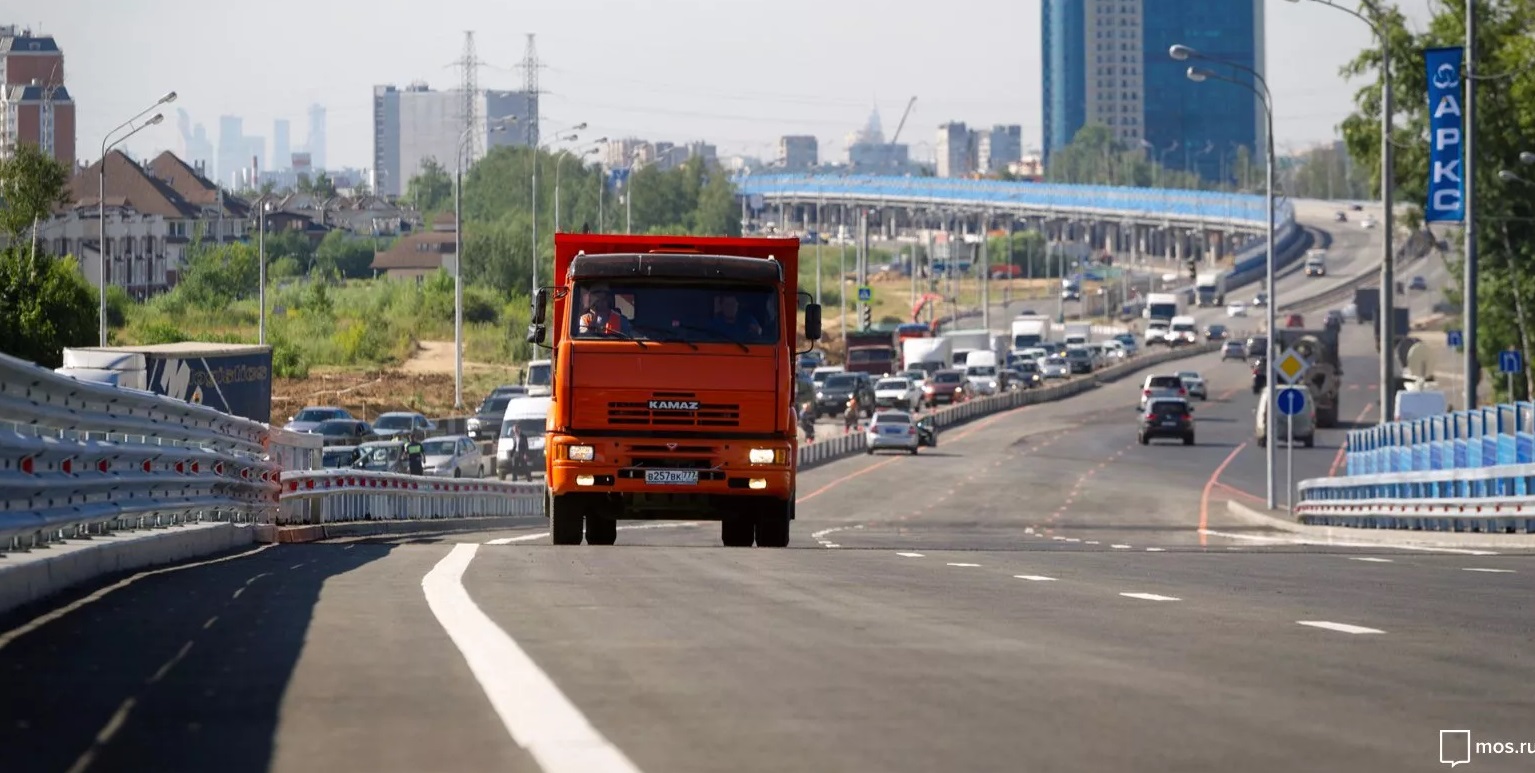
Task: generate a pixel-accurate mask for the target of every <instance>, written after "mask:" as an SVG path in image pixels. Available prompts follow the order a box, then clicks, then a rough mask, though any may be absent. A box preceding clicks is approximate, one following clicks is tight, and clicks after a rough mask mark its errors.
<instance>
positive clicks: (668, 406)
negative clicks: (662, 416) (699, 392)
mask: <svg viewBox="0 0 1535 773" xmlns="http://www.w3.org/2000/svg"><path fill="white" fill-rule="evenodd" d="M650 410H652V411H696V410H698V401H697V400H651V401H650Z"/></svg>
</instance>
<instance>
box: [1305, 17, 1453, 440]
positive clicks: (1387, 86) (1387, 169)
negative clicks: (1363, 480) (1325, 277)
mask: <svg viewBox="0 0 1535 773" xmlns="http://www.w3.org/2000/svg"><path fill="white" fill-rule="evenodd" d="M1290 2H1292V3H1298V2H1300V0H1290ZM1311 2H1314V3H1320V4H1322V5H1325V6H1329V7H1332V8H1336V9H1338V10H1340V11H1342V12H1344V13H1346V14H1349V15H1350V16H1353V17H1354V18H1356V19H1359V20H1360V21H1362V22H1364V23H1365V24H1366V25H1367V26H1368V27H1369V28H1370V30H1371V31H1372V32H1374V33H1375V39H1376V40H1377V41H1379V42H1380V201H1381V208H1382V209H1383V210H1384V211H1383V212H1382V213H1381V241H1382V251H1381V258H1380V311H1379V312H1378V315H1379V316H1378V321H1379V324H1380V396H1379V400H1380V423H1381V424H1385V423H1386V422H1388V421H1390V420H1391V398H1392V386H1393V382H1394V381H1395V380H1396V373H1395V371H1396V368H1395V367H1394V359H1393V358H1394V357H1396V347H1395V346H1393V344H1394V343H1395V341H1396V335H1397V333H1399V332H1402V331H1398V330H1395V329H1394V326H1395V324H1396V317H1395V314H1394V312H1395V309H1396V259H1395V249H1394V248H1393V246H1392V243H1391V241H1392V236H1393V235H1394V233H1393V232H1394V231H1395V229H1396V225H1395V219H1396V217H1395V216H1396V212H1395V207H1394V205H1393V194H1394V193H1395V182H1396V175H1395V174H1393V171H1394V169H1393V167H1394V162H1393V153H1392V146H1391V121H1392V117H1393V116H1392V112H1393V111H1392V106H1391V96H1392V95H1391V46H1390V40H1389V38H1387V36H1386V28H1385V26H1384V25H1383V24H1382V23H1381V16H1380V6H1379V5H1377V4H1376V2H1375V0H1360V3H1361V4H1362V5H1363V6H1364V7H1365V10H1366V11H1367V12H1368V13H1369V15H1368V16H1366V15H1365V14H1364V13H1360V12H1359V11H1356V10H1354V9H1352V8H1349V7H1347V6H1343V5H1339V4H1337V3H1336V2H1333V0H1311ZM1470 407H1471V406H1470V405H1469V404H1468V405H1467V408H1470Z"/></svg>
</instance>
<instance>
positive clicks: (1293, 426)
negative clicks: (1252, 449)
mask: <svg viewBox="0 0 1535 773" xmlns="http://www.w3.org/2000/svg"><path fill="white" fill-rule="evenodd" d="M1288 388H1289V389H1295V390H1298V391H1299V392H1300V393H1301V395H1303V396H1304V397H1305V399H1306V402H1305V404H1304V405H1302V406H1301V412H1300V413H1297V414H1295V415H1294V416H1285V415H1284V414H1280V415H1278V416H1275V417H1274V432H1275V433H1276V434H1278V435H1279V436H1280V438H1281V439H1283V438H1284V437H1285V434H1286V433H1287V432H1288V433H1291V434H1290V437H1291V438H1292V439H1293V440H1294V441H1295V442H1296V443H1300V444H1302V445H1304V446H1306V447H1307V448H1310V447H1312V446H1313V445H1315V444H1316V401H1315V400H1312V399H1311V390H1310V389H1308V388H1306V387H1303V386H1292V387H1288ZM1276 407H1277V406H1275V405H1274V398H1273V396H1272V393H1271V392H1269V388H1268V387H1267V386H1265V387H1263V392H1262V393H1260V394H1259V395H1258V410H1257V437H1258V446H1259V447H1262V446H1266V445H1268V438H1267V437H1265V436H1264V432H1265V431H1266V430H1267V429H1268V411H1269V410H1270V409H1271V408H1276Z"/></svg>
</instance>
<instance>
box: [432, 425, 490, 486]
mask: <svg viewBox="0 0 1535 773" xmlns="http://www.w3.org/2000/svg"><path fill="white" fill-rule="evenodd" d="M421 451H422V456H423V457H424V458H423V459H422V468H423V471H424V472H425V473H426V474H427V475H432V476H435V477H439V478H483V477H485V457H484V455H483V454H481V453H480V444H479V443H476V442H474V439H473V438H470V437H469V436H468V435H448V436H446V437H435V438H432V439H430V440H427V441H424V442H423V443H422V444H421Z"/></svg>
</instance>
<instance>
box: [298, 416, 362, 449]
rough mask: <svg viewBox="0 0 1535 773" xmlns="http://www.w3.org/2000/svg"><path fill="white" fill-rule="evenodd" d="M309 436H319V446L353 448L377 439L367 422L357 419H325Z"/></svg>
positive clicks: (310, 431)
mask: <svg viewBox="0 0 1535 773" xmlns="http://www.w3.org/2000/svg"><path fill="white" fill-rule="evenodd" d="M309 434H311V435H319V436H320V437H321V441H320V444H321V445H326V446H355V445H358V444H360V443H366V442H368V441H370V440H377V439H378V436H377V435H375V434H374V433H373V428H372V427H370V426H368V422H365V421H359V420H357V419H326V420H325V421H322V422H320V423H319V424H316V425H315V426H314V429H311V430H309Z"/></svg>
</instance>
